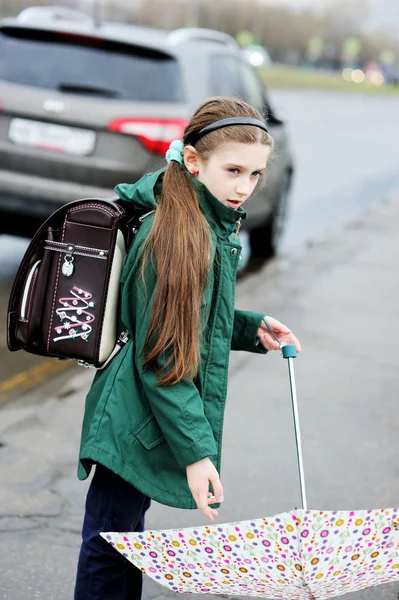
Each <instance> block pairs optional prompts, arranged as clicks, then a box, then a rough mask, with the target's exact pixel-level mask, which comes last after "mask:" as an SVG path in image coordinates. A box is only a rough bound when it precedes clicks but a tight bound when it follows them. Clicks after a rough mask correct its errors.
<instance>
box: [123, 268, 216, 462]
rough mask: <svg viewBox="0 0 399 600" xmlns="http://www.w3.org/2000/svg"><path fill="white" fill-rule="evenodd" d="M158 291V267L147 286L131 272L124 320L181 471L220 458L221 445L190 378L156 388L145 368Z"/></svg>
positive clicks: (148, 392)
mask: <svg viewBox="0 0 399 600" xmlns="http://www.w3.org/2000/svg"><path fill="white" fill-rule="evenodd" d="M155 288H156V273H155V269H154V267H152V266H150V265H148V266H147V267H146V273H145V286H144V284H143V281H142V276H141V271H140V269H139V270H136V269H135V268H132V269H130V273H129V275H128V276H127V278H126V281H125V282H124V286H123V291H122V320H123V323H124V325H125V326H126V327H127V328H128V331H129V332H130V333H131V335H132V337H133V344H134V345H135V348H134V356H135V363H136V368H137V371H138V373H139V377H140V380H141V383H142V386H143V391H144V394H145V396H146V398H147V399H148V402H149V404H150V407H151V410H152V412H153V414H154V416H155V418H156V420H157V422H158V425H159V427H160V428H161V429H162V432H163V434H164V436H165V439H166V441H167V443H168V444H169V446H170V448H171V450H172V452H173V454H174V456H175V458H176V461H177V462H178V464H179V466H180V467H186V466H187V465H189V464H192V463H194V462H197V461H198V460H201V459H203V458H205V457H207V456H212V455H216V454H217V445H216V441H215V438H214V435H213V432H212V429H211V426H210V424H209V421H208V420H207V418H206V416H205V412H204V403H203V400H202V398H201V396H200V394H199V391H198V389H197V387H196V385H195V383H194V382H193V381H191V380H190V379H188V378H187V379H183V380H181V381H180V382H179V383H177V384H174V385H170V386H163V387H156V383H157V376H156V373H155V371H154V370H151V369H144V368H143V362H144V357H143V354H142V350H143V347H144V342H145V339H146V335H147V329H148V324H149V319H150V313H151V307H152V303H153V298H154V293H155ZM159 366H162V362H160V363H159Z"/></svg>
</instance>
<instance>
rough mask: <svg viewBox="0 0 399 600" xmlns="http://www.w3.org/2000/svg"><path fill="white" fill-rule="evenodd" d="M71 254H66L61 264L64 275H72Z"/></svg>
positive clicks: (73, 268)
mask: <svg viewBox="0 0 399 600" xmlns="http://www.w3.org/2000/svg"><path fill="white" fill-rule="evenodd" d="M73 260H74V259H73V256H66V257H65V258H64V264H63V265H62V274H63V275H64V277H68V278H69V277H72V275H73V272H74V270H75V267H74V266H73Z"/></svg>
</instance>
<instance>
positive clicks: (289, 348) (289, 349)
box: [263, 319, 308, 510]
mask: <svg viewBox="0 0 399 600" xmlns="http://www.w3.org/2000/svg"><path fill="white" fill-rule="evenodd" d="M263 322H264V324H265V325H266V327H267V329H268V330H269V332H270V334H271V335H272V336H273V338H274V339H275V340H276V342H277V343H278V345H279V346H280V350H281V354H282V355H283V358H286V359H287V360H288V374H289V378H290V388H291V401H292V414H293V417H294V429H295V441H296V453H297V459H298V471H299V485H300V488H301V499H302V508H303V510H307V508H308V506H307V500H306V486H305V476H304V470H303V457H302V442H301V430H300V427H299V412H298V400H297V396H296V385H295V373H294V362H293V360H292V359H293V358H296V357H297V353H296V347H295V346H294V344H286V345H284V344H283V343H281V342H280V340H279V339H278V337H277V336H276V334H275V333H274V331H273V329H272V328H271V327H270V325H269V323H268V322H267V321H266V319H263Z"/></svg>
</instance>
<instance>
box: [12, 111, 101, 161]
mask: <svg viewBox="0 0 399 600" xmlns="http://www.w3.org/2000/svg"><path fill="white" fill-rule="evenodd" d="M8 138H9V139H10V140H11V141H12V142H14V144H18V145H22V146H30V147H31V148H41V149H45V150H53V151H55V152H64V153H65V154H74V155H75V156H85V155H87V154H91V153H92V152H93V150H94V144H95V141H96V134H95V132H94V131H90V130H89V129H78V128H77V127H67V126H65V125H55V124H53V123H42V122H41V121H31V120H28V119H12V120H11V123H10V128H9V131H8Z"/></svg>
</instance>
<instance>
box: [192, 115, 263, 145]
mask: <svg viewBox="0 0 399 600" xmlns="http://www.w3.org/2000/svg"><path fill="white" fill-rule="evenodd" d="M231 125H252V126H253V127H259V129H263V131H266V133H268V129H267V127H266V125H265V124H264V123H263V121H260V120H259V119H252V118H251V117H231V118H230V119H221V120H220V121H215V122H214V123H211V124H210V125H206V127H203V128H202V129H200V130H199V131H197V132H195V133H193V134H192V135H191V137H189V138H188V140H187V145H190V146H194V144H196V143H197V142H198V140H200V139H201V138H202V137H204V135H207V134H208V133H211V131H215V130H216V129H221V128H222V127H230V126H231Z"/></svg>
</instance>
